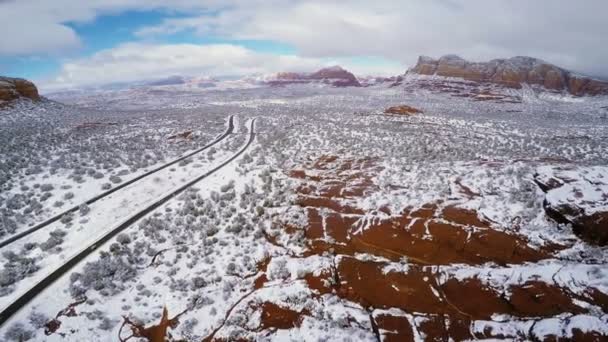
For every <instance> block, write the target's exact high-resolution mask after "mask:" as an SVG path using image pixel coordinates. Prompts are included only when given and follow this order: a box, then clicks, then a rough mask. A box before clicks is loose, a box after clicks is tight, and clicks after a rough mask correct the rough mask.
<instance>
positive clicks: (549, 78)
mask: <svg viewBox="0 0 608 342" xmlns="http://www.w3.org/2000/svg"><path fill="white" fill-rule="evenodd" d="M411 75H420V76H422V77H430V80H434V82H436V81H437V80H439V81H440V82H442V83H443V84H451V83H454V82H456V83H458V81H457V79H461V80H466V81H467V82H474V83H475V84H478V85H483V84H492V85H494V86H499V87H506V88H514V89H521V88H523V87H524V86H530V87H532V88H534V89H536V90H537V91H539V92H554V93H560V94H570V95H573V96H596V95H608V81H603V80H598V79H594V78H592V77H588V76H583V75H579V74H576V73H574V72H571V71H568V70H566V69H563V68H560V67H558V66H555V65H553V64H550V63H547V62H545V61H542V60H540V59H536V58H532V57H513V58H509V59H494V60H491V61H488V62H471V61H467V60H465V59H463V58H460V57H458V56H456V55H446V56H443V57H441V58H439V59H433V58H431V57H426V56H421V57H419V58H418V62H417V63H416V65H415V66H414V67H413V68H410V69H409V70H407V72H406V73H405V74H403V75H395V76H393V77H375V76H367V77H357V76H355V75H354V74H353V73H351V72H350V71H348V70H346V69H344V68H342V67H340V66H332V67H327V68H323V69H321V70H318V71H316V72H311V73H297V72H279V73H277V74H273V75H255V76H247V77H243V78H236V79H235V78H232V79H226V78H214V77H205V76H203V77H191V76H180V75H174V76H169V77H165V78H159V79H154V80H143V81H137V82H115V83H110V84H105V85H99V86H89V87H83V88H77V89H67V90H62V91H55V92H53V93H52V94H50V95H58V97H60V98H61V97H66V96H68V97H69V96H70V94H78V93H82V92H96V91H120V90H129V89H139V90H141V91H146V89H151V90H155V89H163V90H167V91H194V90H224V89H247V88H256V87H264V86H270V87H280V86H288V85H293V84H312V85H318V86H321V87H340V88H342V87H369V86H378V87H383V86H384V87H398V86H402V85H404V83H407V84H406V86H407V87H408V88H412V87H413V88H415V87H416V85H417V84H419V85H420V87H424V86H428V84H425V83H424V82H421V81H420V80H412V78H411V77H410V76H411ZM19 97H27V98H31V99H38V98H39V95H38V89H37V88H36V86H35V85H34V84H33V83H32V82H29V81H27V80H23V79H18V78H8V77H0V101H10V100H13V99H16V98H19Z"/></svg>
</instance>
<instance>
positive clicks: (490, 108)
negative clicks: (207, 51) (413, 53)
mask: <svg viewBox="0 0 608 342" xmlns="http://www.w3.org/2000/svg"><path fill="white" fill-rule="evenodd" d="M420 81H423V82H427V81H429V79H428V78H427V79H420V80H419V79H411V77H410V78H407V77H406V81H405V83H404V85H402V86H398V87H392V88H389V87H388V86H387V85H377V86H372V87H368V88H344V89H338V88H330V87H317V86H312V85H292V86H285V87H256V88H247V89H224V90H206V91H192V92H188V91H185V90H184V89H179V91H177V90H176V89H172V88H171V87H166V89H163V92H158V91H154V92H151V91H144V90H141V89H140V90H137V91H132V92H129V91H119V92H105V93H104V94H102V95H99V94H95V95H88V94H86V93H85V94H81V95H79V96H78V97H75V98H71V99H69V100H70V102H71V103H75V104H78V105H79V106H81V107H74V106H72V105H60V104H56V103H53V102H45V103H42V104H37V105H33V104H30V103H25V102H24V103H21V104H18V105H17V106H16V107H13V108H9V109H5V110H4V111H1V112H0V136H1V138H0V139H2V140H3V144H2V146H0V151H1V152H2V154H1V158H2V159H1V160H0V166H1V167H0V187H1V189H2V192H1V193H0V210H1V213H2V224H3V229H0V235H3V236H6V237H8V236H10V234H14V232H16V231H20V230H23V229H25V228H26V227H27V226H28V225H32V224H35V223H38V222H41V221H43V220H44V219H45V218H47V217H50V216H51V215H52V214H54V213H57V212H61V211H62V208H63V209H65V208H67V207H71V206H73V205H77V204H78V203H80V202H82V201H83V200H85V199H87V198H89V197H91V196H92V195H95V194H97V193H99V192H100V191H102V187H103V184H105V183H110V184H112V179H115V178H112V179H111V177H113V176H116V177H120V179H121V181H126V180H128V179H130V178H131V177H136V176H137V175H138V174H141V173H142V172H145V170H147V169H152V168H154V167H155V166H158V165H161V164H163V163H166V162H168V161H170V160H172V159H174V158H177V157H179V156H180V155H183V154H184V153H186V152H187V151H192V150H195V149H196V148H199V147H201V146H204V145H205V144H206V143H208V142H209V141H211V140H212V139H213V138H214V137H216V136H218V135H219V134H221V133H222V132H223V130H224V129H225V122H226V119H227V117H228V116H230V115H235V116H236V117H237V118H238V123H237V127H238V129H236V130H235V133H234V134H232V135H230V136H229V137H227V138H226V139H225V140H224V141H222V142H220V143H219V144H218V145H216V146H214V147H213V150H212V151H211V150H210V151H205V152H202V153H201V154H200V155H196V156H193V157H192V160H189V161H188V162H185V163H183V164H182V163H180V164H179V165H177V166H176V167H175V168H170V169H165V170H163V171H160V172H159V173H158V174H155V175H152V176H150V177H149V178H145V179H142V180H141V181H138V182H136V183H134V184H131V185H129V186H128V187H126V188H124V189H121V190H120V191H117V192H116V193H114V194H112V196H111V197H109V198H107V199H103V200H101V201H99V202H96V203H95V204H93V205H91V206H90V207H88V208H87V209H86V210H85V212H84V213H76V214H74V215H73V216H71V217H69V218H66V219H65V220H62V221H61V222H56V223H54V224H52V225H50V226H48V227H45V228H43V229H41V230H40V231H38V232H36V233H34V234H32V235H30V236H28V238H27V239H23V240H19V241H18V242H15V243H14V244H10V245H8V246H6V247H3V248H2V251H1V252H2V255H1V256H0V264H1V265H2V266H0V267H1V268H0V271H1V273H0V274H1V276H0V307H7V306H8V305H10V304H11V303H12V302H13V301H14V300H15V299H16V298H17V297H18V296H19V295H20V294H22V293H24V291H26V290H27V289H28V288H30V287H31V286H33V284H34V283H36V282H37V281H39V280H41V279H43V278H44V277H45V275H47V274H49V273H50V272H52V271H53V270H54V269H56V268H57V267H59V266H60V265H61V264H62V262H63V261H64V260H67V259H69V258H70V256H72V255H74V254H76V253H78V252H79V251H81V250H83V249H86V248H88V247H89V246H90V245H91V244H93V243H94V241H96V240H97V238H98V237H99V236H101V235H103V234H105V233H106V232H107V231H109V230H111V229H112V227H115V226H116V225H118V224H120V223H121V222H123V221H125V220H126V219H128V217H130V216H131V215H133V214H134V213H136V212H138V211H139V210H141V209H142V208H144V207H146V206H147V205H148V204H149V203H151V202H153V201H154V200H156V199H158V198H160V197H162V196H163V195H164V194H165V193H167V192H169V191H170V190H172V189H174V188H176V187H179V186H180V185H182V184H185V183H187V182H188V181H190V180H192V179H194V178H195V177H197V176H198V175H200V174H204V173H205V172H206V171H208V170H210V169H212V168H213V167H214V166H215V165H218V164H219V163H221V162H222V161H223V160H225V159H226V158H229V157H230V156H232V155H234V153H236V151H237V150H239V149H240V148H241V147H242V146H243V144H245V142H246V139H247V137H248V129H247V122H248V120H249V119H252V118H254V117H255V118H257V120H258V121H257V122H256V127H255V133H256V136H255V140H254V142H253V144H252V145H251V146H249V147H248V149H247V150H246V152H245V153H244V154H243V155H241V156H240V157H239V158H237V159H236V160H234V161H233V162H231V163H229V164H228V165H226V166H225V167H223V168H221V169H220V170H218V171H217V172H215V173H214V174H212V175H211V176H209V177H207V178H205V179H203V180H201V181H200V182H198V183H197V184H195V185H194V186H193V187H191V188H190V189H189V190H187V191H186V192H185V193H183V194H181V195H179V196H177V197H175V198H173V199H171V200H170V201H168V202H167V203H165V204H164V205H162V206H161V207H159V208H157V209H156V210H154V211H153V212H152V213H150V214H148V215H146V216H145V217H143V218H141V219H140V220H138V221H137V222H136V223H135V224H133V225H131V226H130V227H128V228H127V229H125V230H124V231H123V232H122V233H121V234H119V235H118V236H117V237H116V238H114V239H112V240H111V241H109V242H108V243H107V244H105V245H103V246H101V247H100V248H99V249H98V250H96V251H95V252H93V253H92V254H91V255H89V256H88V257H87V258H86V259H85V260H83V261H82V262H79V263H78V264H77V265H75V266H74V267H73V268H72V269H70V271H69V272H68V273H67V274H66V275H65V276H63V277H61V278H60V279H58V280H57V281H55V282H53V283H52V284H51V285H49V286H48V287H47V288H46V289H44V291H42V292H41V293H40V294H39V295H38V296H36V297H34V298H31V299H30V300H29V301H28V303H27V304H26V305H24V306H23V308H21V310H19V311H18V312H17V313H15V314H14V315H13V316H12V317H11V318H10V319H9V320H8V321H7V322H5V323H4V324H3V325H2V326H0V336H1V337H3V338H4V339H5V340H8V341H11V340H19V339H20V338H21V339H23V340H27V339H29V340H35V341H38V340H40V341H60V340H69V341H83V340H86V341H127V340H138V341H162V340H167V341H170V340H186V341H200V340H236V339H246V340H309V341H318V340H332V341H333V340H371V341H374V340H387V341H389V340H404V341H405V340H432V339H434V340H450V339H451V340H473V339H505V340H527V339H538V340H545V339H551V338H552V337H560V338H566V339H581V338H587V339H590V340H598V341H599V340H602V339H605V338H607V337H608V329H607V328H606V327H607V326H608V307H607V306H606V300H607V298H608V273H606V270H605V269H606V264H607V262H608V250H607V249H606V247H605V246H597V245H595V244H593V243H591V242H589V240H584V239H581V238H580V236H579V234H578V232H575V231H574V230H573V228H572V227H571V226H570V225H569V224H563V223H558V222H555V221H554V219H553V218H551V217H550V216H548V215H547V212H546V210H545V209H546V207H547V205H546V204H547V203H554V204H556V205H558V204H560V203H563V202H567V203H570V204H575V205H576V206H578V207H583V208H585V210H587V212H588V213H591V211H592V210H595V211H600V212H602V211H605V210H606V198H605V194H606V189H605V184H606V181H605V179H606V177H608V174H607V173H606V172H608V171H606V170H607V166H608V154H607V153H606V151H608V140H606V138H605V137H606V136H608V120H606V119H605V113H606V108H608V107H607V106H608V99H606V98H570V97H564V96H561V95H560V94H544V93H538V91H537V90H535V89H522V90H518V91H515V90H505V89H492V94H494V93H498V92H502V94H503V95H505V96H509V98H508V101H505V100H504V98H500V99H499V98H498V97H500V96H496V95H484V96H485V97H484V98H483V99H482V100H483V101H481V100H480V99H479V97H478V96H477V95H475V96H469V97H465V96H462V97H461V96H452V95H451V94H448V93H443V92H440V91H437V90H436V89H434V88H429V87H420V86H416V82H420ZM430 81H432V82H435V81H441V82H443V81H444V80H436V79H430ZM475 91H477V90H475ZM71 95H72V96H74V94H71ZM482 95H483V94H482ZM501 96H502V95H501ZM494 98H496V99H494ZM514 99H515V100H514ZM395 105H410V106H413V107H416V108H419V109H421V110H422V111H423V112H424V113H423V114H418V115H413V116H396V115H385V114H383V111H384V109H385V108H387V107H390V106H395ZM84 123H89V125H82V124H84ZM90 123H98V124H93V125H91V124H90ZM187 131H192V136H191V137H190V138H188V139H169V137H171V136H172V135H175V134H177V133H182V132H187ZM146 156H147V157H146ZM123 170H126V171H123ZM96 172H100V173H101V176H99V175H96ZM552 177H557V178H559V179H561V184H560V185H563V186H561V187H556V188H555V189H550V190H549V191H548V190H547V189H543V188H541V187H540V186H539V185H538V183H539V182H540V181H542V180H547V179H550V178H552ZM116 184H118V183H116ZM49 185H50V188H49ZM45 193H48V194H49V195H50V197H49V195H45ZM67 193H72V194H71V195H67ZM43 197H47V198H46V199H45V200H42V198H43ZM68 197H69V198H68ZM58 201H61V202H64V203H62V204H61V205H59V204H56V202H58ZM0 239H3V238H2V236H0ZM165 310H166V311H165ZM159 334H160V335H159ZM161 335H162V337H161V339H158V338H159V336H161ZM169 336H170V337H169ZM155 338H156V339H155Z"/></svg>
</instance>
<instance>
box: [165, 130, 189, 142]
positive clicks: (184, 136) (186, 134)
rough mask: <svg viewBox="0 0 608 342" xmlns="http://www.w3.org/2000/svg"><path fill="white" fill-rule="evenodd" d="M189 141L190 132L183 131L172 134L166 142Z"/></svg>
mask: <svg viewBox="0 0 608 342" xmlns="http://www.w3.org/2000/svg"><path fill="white" fill-rule="evenodd" d="M177 139H182V140H191V139H192V131H184V132H180V133H176V134H173V135H171V136H169V137H168V138H167V140H177Z"/></svg>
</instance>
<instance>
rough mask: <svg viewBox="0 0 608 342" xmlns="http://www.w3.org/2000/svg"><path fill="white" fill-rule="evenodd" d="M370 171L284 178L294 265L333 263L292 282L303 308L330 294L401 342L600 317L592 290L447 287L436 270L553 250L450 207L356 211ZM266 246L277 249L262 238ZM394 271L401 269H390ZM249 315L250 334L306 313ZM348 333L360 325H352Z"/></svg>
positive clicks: (324, 166)
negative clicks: (307, 297)
mask: <svg viewBox="0 0 608 342" xmlns="http://www.w3.org/2000/svg"><path fill="white" fill-rule="evenodd" d="M376 162H377V160H375V159H373V158H363V159H360V160H353V159H344V158H339V157H337V156H322V157H320V158H319V159H317V160H314V161H311V162H310V163H309V164H308V165H304V167H303V168H302V169H298V170H293V171H291V172H290V173H289V174H290V176H291V177H292V178H293V179H295V180H297V181H298V182H299V185H298V187H297V190H296V193H297V194H298V199H297V200H296V202H295V205H297V206H300V207H301V208H302V209H304V210H305V212H306V215H307V218H308V224H307V225H306V226H305V227H293V226H291V225H288V224H281V223H280V220H279V222H276V224H279V226H280V227H282V228H283V229H284V230H283V232H284V233H285V234H288V235H290V234H301V233H302V230H303V233H304V234H303V235H304V238H305V243H306V245H307V247H308V248H307V250H306V251H305V252H304V253H302V255H298V256H295V255H293V256H294V257H308V256H313V255H324V256H326V257H327V256H331V257H333V265H332V266H330V267H328V268H324V269H320V270H315V271H314V272H312V273H307V274H304V275H301V276H300V280H299V281H304V282H305V283H306V285H307V286H308V288H309V289H310V290H312V292H313V295H312V298H311V300H321V298H323V297H322V296H323V295H326V294H334V295H336V296H338V297H340V298H342V299H344V300H347V301H350V302H354V303H357V304H359V305H361V307H362V308H364V310H367V312H368V313H369V318H370V323H371V330H372V331H373V333H374V334H375V335H376V337H377V338H378V339H379V340H382V341H410V340H412V339H413V338H414V337H415V336H424V338H425V340H429V341H445V340H449V339H452V340H455V341H460V340H466V339H476V338H480V339H500V338H503V339H511V340H522V339H523V340H528V339H531V340H535V339H538V338H537V337H536V336H534V335H533V331H532V329H530V331H528V332H525V331H524V332H521V331H520V332H516V333H514V336H504V335H502V334H503V332H501V331H493V330H492V329H491V328H489V327H488V328H487V329H485V330H484V331H483V332H481V333H480V332H477V333H475V334H473V332H472V330H471V327H472V323H473V322H474V321H479V320H492V319H493V318H495V315H497V314H499V315H500V314H502V315H505V317H513V318H512V319H513V320H520V321H527V322H532V323H533V322H537V321H538V320H540V319H542V318H551V317H556V316H560V315H564V314H570V315H574V314H581V313H586V312H587V310H586V309H584V308H583V307H581V306H580V303H581V302H587V303H590V304H594V305H597V306H599V307H601V308H602V309H603V310H604V312H606V310H607V308H608V296H607V295H606V294H604V293H602V292H600V291H598V290H597V289H589V290H588V291H587V292H586V293H584V294H573V293H572V292H571V291H570V290H568V289H564V288H561V287H559V286H557V285H555V284H548V283H544V282H542V281H534V280H530V281H527V282H525V283H522V284H519V285H510V286H508V287H507V286H505V287H503V288H500V289H496V288H493V287H490V286H489V285H487V284H486V283H484V282H483V281H482V280H480V279H477V278H465V279H456V278H450V276H449V274H445V273H438V272H439V271H438V268H437V266H440V265H452V264H461V265H466V264H469V265H481V264H485V263H488V262H491V263H495V264H498V265H507V264H509V265H513V264H523V263H531V262H537V261H539V260H543V259H548V258H552V257H553V256H554V253H555V252H556V251H557V250H559V249H560V248H563V247H562V246H556V245H549V246H547V247H546V248H541V249H538V248H533V247H531V246H530V245H529V244H528V243H527V240H526V238H525V236H520V235H518V234H517V233H512V231H514V229H509V230H505V229H503V227H499V226H497V224H496V223H495V222H492V221H490V220H488V219H486V218H485V217H482V216H481V215H479V213H478V212H476V211H475V210H472V209H466V208H463V207H461V206H459V202H456V201H453V200H452V201H451V202H450V203H446V202H443V201H437V202H433V203H424V204H422V205H420V206H419V207H417V208H411V207H406V208H401V209H399V210H396V208H395V207H394V206H388V205H382V206H379V208H377V209H375V210H372V211H370V212H367V213H366V212H365V211H364V210H363V209H362V208H360V207H359V206H358V205H357V203H358V202H357V199H358V198H360V197H364V196H366V195H367V194H369V193H371V192H375V191H378V190H380V189H379V187H378V186H377V185H376V184H375V182H374V175H375V174H376V173H377V172H378V171H380V170H381V168H380V167H378V166H377V165H376ZM461 187H462V188H463V194H464V195H465V196H466V197H468V198H473V197H476V196H481V195H480V194H477V193H474V192H473V191H471V190H470V189H467V188H466V187H464V186H462V184H461ZM400 191H401V190H400ZM466 197H465V198H466ZM515 224H517V223H515ZM510 228H511V227H510ZM506 231H509V233H507V232H506ZM515 231H517V230H516V229H515ZM267 240H268V241H269V242H270V243H272V244H274V245H277V246H280V245H279V244H278V242H277V241H276V239H275V238H273V237H271V236H267ZM281 247H283V248H285V247H284V246H281ZM361 253H363V254H369V255H373V256H377V257H383V258H385V259H388V260H389V261H390V262H391V263H389V262H388V261H386V262H384V261H379V260H382V259H379V260H378V259H363V258H361V257H360V255H361ZM396 263H399V265H404V267H403V268H395V267H396V265H397V264H396ZM389 266H390V267H389ZM262 271H263V272H262ZM260 273H261V275H260V276H258V278H257V279H256V280H255V284H254V288H255V289H254V291H255V290H257V289H261V288H263V287H265V286H268V285H266V282H267V278H266V275H265V268H264V269H263V270H262V269H260ZM271 286H273V285H271ZM237 304H238V303H237ZM250 309H251V310H256V311H260V312H261V314H262V323H261V324H260V327H259V328H258V329H256V330H253V331H252V330H250V332H254V333H260V332H261V331H264V332H265V331H266V330H268V329H270V330H273V329H290V328H293V327H297V326H299V324H300V323H301V322H302V318H303V316H305V315H308V314H309V313H307V312H297V311H294V310H292V309H288V308H284V307H282V306H281V305H280V304H277V303H271V302H264V303H263V304H261V305H259V304H256V305H254V307H250ZM388 309H399V310H401V311H403V312H405V314H406V315H407V316H404V315H403V314H396V315H392V314H390V313H388V312H390V311H380V310H388ZM351 324H353V325H357V326H360V327H361V326H364V325H362V324H361V322H351ZM246 330H247V329H246ZM572 333H573V334H574V336H575V337H576V338H580V339H581V340H594V341H598V340H601V338H605V336H601V337H599V339H598V336H599V335H594V333H593V332H588V333H583V332H581V331H573V332H572ZM507 334H508V333H507ZM212 336H213V335H212ZM549 340H550V339H549Z"/></svg>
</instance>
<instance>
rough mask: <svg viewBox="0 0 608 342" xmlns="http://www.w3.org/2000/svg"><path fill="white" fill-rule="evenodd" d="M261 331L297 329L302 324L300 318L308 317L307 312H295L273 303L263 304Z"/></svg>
mask: <svg viewBox="0 0 608 342" xmlns="http://www.w3.org/2000/svg"><path fill="white" fill-rule="evenodd" d="M261 309H262V322H261V325H260V327H261V328H262V329H269V328H274V329H291V328H294V327H299V326H300V323H302V318H303V317H302V316H304V315H309V314H310V313H309V312H307V311H302V312H297V311H293V310H291V309H287V308H283V307H280V306H278V305H276V304H274V303H270V302H265V303H263V304H262V306H261Z"/></svg>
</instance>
